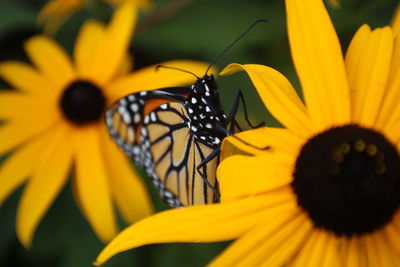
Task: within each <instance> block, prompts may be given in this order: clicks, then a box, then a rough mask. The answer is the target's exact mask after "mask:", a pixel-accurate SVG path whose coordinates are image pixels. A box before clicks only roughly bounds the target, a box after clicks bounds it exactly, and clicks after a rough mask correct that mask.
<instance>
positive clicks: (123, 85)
mask: <svg viewBox="0 0 400 267" xmlns="http://www.w3.org/2000/svg"><path fill="white" fill-rule="evenodd" d="M135 21H136V9H135V7H134V3H133V2H132V1H127V2H125V3H124V4H122V5H121V7H120V8H119V9H117V10H116V12H115V13H114V15H113V17H112V20H111V22H110V23H109V25H107V26H105V25H102V24H101V23H100V22H97V21H88V22H86V23H85V24H84V25H83V27H82V29H81V31H80V33H79V35H78V38H77V41H76V44H75V50H74V58H73V61H72V60H71V59H70V58H69V56H68V55H67V53H66V51H65V50H64V49H63V48H62V47H60V46H59V45H58V44H57V43H55V42H54V41H53V40H52V39H50V38H48V37H46V36H35V37H33V38H31V39H30V40H28V41H27V42H26V44H25V49H26V52H27V54H28V56H29V58H30V59H31V61H32V62H33V65H34V66H30V65H28V64H26V63H23V62H17V61H8V62H1V63H0V76H1V77H2V78H3V79H4V80H5V81H7V82H8V83H9V84H10V85H12V86H13V87H14V88H16V89H17V90H2V91H1V92H0V119H1V120H3V122H4V123H3V124H2V125H1V126H0V154H4V153H6V152H12V153H11V154H10V155H9V157H8V158H7V159H5V160H4V162H3V164H2V166H1V167H0V205H1V203H3V202H4V201H5V199H6V198H7V197H8V196H9V195H10V194H11V193H12V192H13V191H14V190H15V189H16V188H17V187H19V186H20V185H21V184H23V183H25V182H26V186H25V189H24V192H23V195H22V198H21V201H20V204H19V207H18V212H17V226H16V228H17V234H18V237H19V239H20V241H21V242H22V243H23V244H24V245H25V246H29V245H30V243H31V240H32V236H33V233H34V231H35V229H36V227H37V225H38V224H39V222H40V220H41V218H42V217H43V216H44V214H45V213H46V211H47V210H48V208H49V206H50V205H51V203H52V202H53V200H54V199H55V197H56V196H57V194H58V193H59V191H60V190H61V188H62V187H63V186H64V185H65V183H66V182H67V180H68V179H67V178H68V175H69V174H70V172H74V175H73V176H72V177H73V179H72V184H73V186H74V193H75V196H76V200H77V202H78V204H79V207H80V208H81V210H82V213H83V214H84V216H85V217H86V219H87V220H88V222H89V224H90V225H91V226H92V228H93V230H94V232H95V233H96V234H97V236H98V237H99V238H100V239H101V240H103V241H105V242H107V241H109V240H110V239H111V238H112V237H113V236H114V235H115V234H116V233H117V225H116V219H115V215H114V207H113V203H115V205H116V207H117V208H118V210H119V211H120V212H121V214H122V215H123V217H124V218H125V219H126V221H127V222H129V223H133V222H134V221H136V220H138V219H140V218H143V217H145V216H147V215H149V214H150V213H151V212H152V207H151V203H150V199H149V196H148V193H147V190H146V188H145V186H144V184H143V182H142V180H141V179H140V177H138V175H137V174H136V173H135V172H134V171H133V170H132V168H131V166H130V162H129V161H128V159H127V158H126V157H125V156H124V155H123V153H122V152H120V151H119V150H118V149H117V147H116V145H115V144H114V143H113V142H112V141H111V139H110V138H109V136H108V134H107V131H106V127H105V126H104V123H103V115H104V111H105V109H106V108H107V107H108V106H109V105H111V104H112V103H113V102H114V101H115V100H117V99H118V98H120V97H122V96H124V95H127V94H128V93H132V92H137V91H141V90H149V89H155V88H159V87H166V86H173V85H177V84H186V83H191V82H192V77H191V76H190V75H187V74H185V73H182V72H176V71H173V70H167V69H166V70H163V71H162V72H159V73H158V72H155V66H150V67H147V68H144V69H141V70H138V71H136V72H133V73H128V71H129V65H130V63H131V61H130V60H128V59H129V54H128V45H129V43H130V40H131V35H132V32H133V29H134V26H135ZM162 64H165V65H168V66H176V67H180V68H184V69H187V70H190V71H193V72H195V73H198V74H199V75H200V74H202V73H203V72H204V70H205V69H206V67H207V64H205V63H204V64H203V63H198V62H193V61H184V60H182V61H170V62H164V63H162ZM13 150H15V151H13Z"/></svg>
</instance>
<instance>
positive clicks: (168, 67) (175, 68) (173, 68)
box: [156, 65, 200, 79]
mask: <svg viewBox="0 0 400 267" xmlns="http://www.w3.org/2000/svg"><path fill="white" fill-rule="evenodd" d="M160 68H164V69H171V70H179V71H182V72H186V73H189V74H192V75H193V76H194V77H196V78H197V79H200V77H199V76H197V75H196V74H194V73H193V72H191V71H188V70H184V69H180V68H177V67H171V66H164V65H157V67H156V71H158V70H159V69H160Z"/></svg>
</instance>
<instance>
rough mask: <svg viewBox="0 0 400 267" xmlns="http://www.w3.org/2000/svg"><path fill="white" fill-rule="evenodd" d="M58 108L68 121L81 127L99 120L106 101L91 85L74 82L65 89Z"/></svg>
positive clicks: (98, 89) (84, 82)
mask: <svg viewBox="0 0 400 267" xmlns="http://www.w3.org/2000/svg"><path fill="white" fill-rule="evenodd" d="M60 106H61V109H62V111H63V114H64V115H65V117H66V118H67V119H68V120H69V121H71V122H72V123H74V124H77V125H83V124H87V123H91V122H97V121H99V120H100V118H101V117H102V114H103V111H104V109H105V106H106V99H105V97H104V95H103V93H102V91H101V90H100V88H98V87H97V86H96V85H94V84H93V83H91V82H87V81H75V82H73V83H71V84H70V85H69V86H68V87H67V88H66V89H65V91H64V93H63V94H62V96H61V99H60Z"/></svg>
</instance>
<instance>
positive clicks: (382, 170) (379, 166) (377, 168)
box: [375, 163, 386, 175]
mask: <svg viewBox="0 0 400 267" xmlns="http://www.w3.org/2000/svg"><path fill="white" fill-rule="evenodd" d="M385 171H386V165H385V164H383V163H378V164H377V165H376V166H375V173H376V174H378V175H380V174H383V173H385Z"/></svg>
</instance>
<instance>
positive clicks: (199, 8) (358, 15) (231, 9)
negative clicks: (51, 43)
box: [0, 0, 398, 267]
mask: <svg viewBox="0 0 400 267" xmlns="http://www.w3.org/2000/svg"><path fill="white" fill-rule="evenodd" d="M44 2H45V1H41V0H1V1H0V60H8V59H19V60H26V56H25V54H24V52H23V50H22V44H23V41H24V40H26V38H29V37H30V36H32V35H33V34H37V33H40V32H41V28H40V27H39V26H36V23H35V19H36V15H37V13H38V11H39V10H40V7H41V6H42V5H43V3H44ZM154 2H155V7H156V8H155V10H153V12H151V13H148V14H143V15H142V16H141V17H140V20H139V22H138V29H137V32H136V33H135V35H134V38H133V41H132V45H131V48H130V49H131V52H132V54H133V55H134V58H135V69H139V68H141V67H144V66H147V65H150V64H155V63H159V62H161V61H164V60H170V59H196V60H202V61H206V62H210V61H212V60H213V59H214V58H215V57H216V56H217V55H218V54H219V53H220V52H221V51H222V50H224V48H225V47H226V46H227V45H229V43H230V42H231V41H232V40H233V39H235V38H236V37H237V36H239V35H240V34H241V33H242V32H243V31H244V30H245V29H246V28H247V27H248V26H249V25H250V24H251V23H252V22H254V21H255V20H256V19H258V18H267V19H268V20H269V23H267V24H259V25H257V26H256V27H255V28H254V29H253V30H252V31H251V32H249V33H248V34H247V35H246V36H245V37H244V38H243V39H242V40H240V42H238V43H237V44H236V45H235V46H234V47H233V48H232V49H230V50H229V52H228V53H227V54H226V55H225V56H224V57H223V58H221V60H219V61H218V62H217V64H216V65H217V67H218V68H219V69H222V68H223V67H224V66H226V65H227V64H229V63H234V62H235V63H257V64H263V65H268V66H271V67H273V68H276V69H278V70H279V71H280V72H282V73H283V74H285V75H286V76H287V77H288V78H289V79H290V80H291V81H292V82H293V84H294V85H295V86H296V87H298V81H297V79H296V76H295V71H294V69H293V66H292V62H291V58H290V50H289V46H288V40H287V36H286V24H285V10H284V1H283V0H270V1H269V0H246V1H244V0H241V1H240V0H218V1H216V0H197V1H196V0H192V1H191V0H175V1H166V0H154ZM171 2H174V3H175V4H177V3H178V4H179V5H180V8H178V9H175V10H172V13H171V15H170V16H167V17H164V18H163V19H161V20H154V18H159V17H160V15H161V17H163V15H165V14H167V13H168V12H170V11H171V8H170V4H171ZM397 3H398V0H370V1H367V0H347V1H342V5H341V7H340V8H339V9H333V8H330V7H329V8H328V9H329V12H330V14H331V17H332V20H333V22H334V25H335V27H336V30H337V31H338V34H339V37H340V40H341V42H342V47H344V48H345V47H347V46H348V43H349V42H350V40H351V37H352V36H353V34H354V33H355V31H356V30H357V28H358V27H359V26H360V25H362V24H363V23H368V24H370V25H371V26H373V27H378V26H384V25H387V24H388V23H389V22H390V20H391V16H392V13H393V11H394V9H395V6H396V4H397ZM110 14H111V8H110V7H109V6H107V5H105V4H104V3H98V2H96V1H94V0H92V1H90V2H89V4H88V5H87V8H86V9H85V10H81V11H79V12H77V13H76V14H74V15H73V16H72V17H71V18H70V19H69V20H68V21H67V23H66V24H65V25H63V26H62V27H61V28H60V30H59V31H58V32H57V34H56V35H55V38H56V39H57V40H58V41H59V42H60V43H61V44H62V45H63V46H64V47H65V48H66V49H67V50H68V51H71V50H72V47H73V44H74V40H75V37H76V34H77V32H78V30H79V27H80V25H81V24H82V23H83V22H84V21H85V19H87V18H89V17H95V18H97V19H100V20H104V21H107V20H108V18H109V17H110ZM149 22H150V23H149ZM217 81H218V85H219V92H220V95H221V98H222V102H223V106H224V108H225V110H226V111H227V112H228V111H229V110H230V106H231V103H232V99H233V96H234V94H235V92H236V91H237V90H238V89H240V90H242V91H243V92H244V94H245V98H246V101H247V103H248V105H249V106H250V107H249V113H250V116H251V119H252V120H253V121H265V122H266V123H267V124H268V125H276V124H277V122H276V121H275V120H274V119H273V118H271V116H270V115H269V113H268V112H267V111H266V110H265V109H264V107H263V104H262V102H261V101H260V100H259V99H258V98H257V94H256V92H255V90H254V88H253V86H252V85H251V83H250V81H249V80H248V79H247V77H246V76H245V75H244V74H242V73H239V74H235V75H232V76H229V77H219V78H218V80H217ZM0 82H1V81H0ZM5 86H6V85H5V84H4V83H2V87H5ZM239 116H240V115H239ZM149 188H150V190H152V196H153V199H154V201H155V203H156V208H157V210H162V209H165V208H166V206H165V205H164V204H163V203H162V202H161V201H160V199H159V198H158V194H157V193H156V192H154V190H153V189H152V186H151V185H150V184H149ZM21 191H22V189H20V190H18V191H17V192H15V193H14V194H13V195H12V196H11V197H10V198H9V199H8V200H7V201H6V202H5V203H4V205H3V206H1V207H0V266H1V267H3V266H4V267H8V266H16V267H18V266H41V267H44V266H52V267H57V266H60V267H80V266H91V262H93V261H94V259H95V257H96V255H97V254H98V253H99V252H100V250H101V249H102V247H103V246H104V245H103V244H102V243H101V242H100V241H99V240H98V239H97V238H96V236H95V235H94V233H93V232H92V230H91V229H90V227H89V225H88V223H87V222H86V221H85V219H84V218H83V216H82V215H81V213H80V212H79V210H78V208H77V206H76V204H75V202H74V200H73V197H72V191H71V189H70V185H67V187H66V188H65V189H64V190H63V191H62V193H61V194H60V195H59V196H58V198H57V200H56V201H55V203H54V204H53V206H52V207H51V209H50V211H49V212H48V214H47V215H46V216H45V218H44V219H43V221H42V222H41V224H40V225H39V228H38V230H37V232H36V235H35V238H34V241H33V245H32V247H31V248H30V249H29V250H26V249H24V248H23V247H22V246H21V245H20V244H19V242H18V240H17V239H16V235H15V226H14V225H15V214H16V208H17V204H18V200H19V198H20V195H21ZM121 225H122V226H124V225H123V223H122V222H121ZM209 227H213V226H212V225H210V226H209ZM195 230H196V229H193V231H195ZM227 244H228V243H227V242H225V243H213V244H162V245H151V246H145V247H142V248H138V249H136V250H134V251H129V252H125V253H122V254H119V255H117V256H116V257H114V258H112V259H111V260H110V261H109V262H108V263H107V264H105V265H104V266H110V267H111V266H204V265H205V264H206V263H207V262H209V261H210V260H211V259H212V258H213V257H215V256H216V255H218V253H219V252H220V251H222V250H223V249H224V247H225V246H226V245H227Z"/></svg>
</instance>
